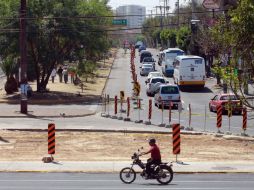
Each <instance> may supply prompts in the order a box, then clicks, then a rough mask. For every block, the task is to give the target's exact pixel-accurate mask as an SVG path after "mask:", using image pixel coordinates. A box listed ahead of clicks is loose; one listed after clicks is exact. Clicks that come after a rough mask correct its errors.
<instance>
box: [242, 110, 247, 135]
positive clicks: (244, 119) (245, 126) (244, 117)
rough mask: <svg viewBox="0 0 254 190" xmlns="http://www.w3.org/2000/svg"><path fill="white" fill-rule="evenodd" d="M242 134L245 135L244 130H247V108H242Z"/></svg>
mask: <svg viewBox="0 0 254 190" xmlns="http://www.w3.org/2000/svg"><path fill="white" fill-rule="evenodd" d="M242 128H243V135H244V136H246V130H247V108H246V107H244V108H243V126H242Z"/></svg>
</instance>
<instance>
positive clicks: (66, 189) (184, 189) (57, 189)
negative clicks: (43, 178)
mask: <svg viewBox="0 0 254 190" xmlns="http://www.w3.org/2000/svg"><path fill="white" fill-rule="evenodd" d="M17 188H18V189H19V190H20V189H33V190H34V187H10V186H2V187H0V189H3V190H6V189H17ZM50 189H51V190H60V189H61V190H79V189H80V190H86V189H89V190H112V189H116V190H119V189H121V190H122V189H124V190H129V189H130V190H133V189H134V190H139V189H140V190H146V189H147V190H154V189H160V190H161V189H170V190H232V187H221V188H220V187H218V188H216V187H179V188H177V187H176V188H175V187H172V186H170V187H160V188H158V187H157V188H155V187H132V186H130V187H87V188H86V187H50ZM241 189H242V190H244V188H241Z"/></svg>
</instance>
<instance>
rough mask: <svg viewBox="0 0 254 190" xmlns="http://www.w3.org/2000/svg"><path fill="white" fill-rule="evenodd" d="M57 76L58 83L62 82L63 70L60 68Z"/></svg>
mask: <svg viewBox="0 0 254 190" xmlns="http://www.w3.org/2000/svg"><path fill="white" fill-rule="evenodd" d="M57 74H58V76H59V82H63V69H62V67H61V66H60V67H59V68H58V70H57Z"/></svg>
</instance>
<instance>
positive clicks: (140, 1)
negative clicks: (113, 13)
mask: <svg viewBox="0 0 254 190" xmlns="http://www.w3.org/2000/svg"><path fill="white" fill-rule="evenodd" d="M176 1H177V0H169V4H170V5H169V6H170V7H171V10H172V8H175V2H176ZM188 1H189V0H180V4H184V2H188ZM160 2H161V3H160ZM130 4H134V5H141V6H145V7H146V10H151V9H153V8H154V7H155V6H159V5H163V0H110V1H109V5H110V6H111V7H113V9H115V8H116V7H118V6H121V5H130ZM149 13H150V12H149Z"/></svg>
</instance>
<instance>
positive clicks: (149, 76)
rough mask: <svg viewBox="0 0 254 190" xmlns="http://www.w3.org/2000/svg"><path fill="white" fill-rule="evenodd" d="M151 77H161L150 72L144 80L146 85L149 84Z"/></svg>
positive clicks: (156, 72)
mask: <svg viewBox="0 0 254 190" xmlns="http://www.w3.org/2000/svg"><path fill="white" fill-rule="evenodd" d="M153 77H162V74H161V73H160V72H158V71H154V72H150V73H149V74H148V76H147V79H146V81H145V82H146V83H149V82H150V79H151V78H153Z"/></svg>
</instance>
